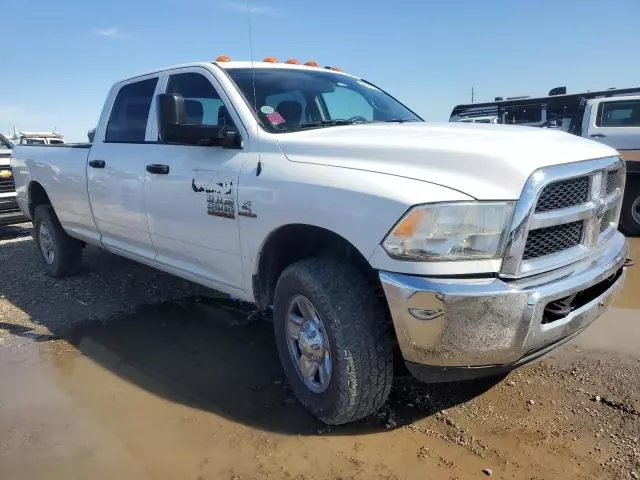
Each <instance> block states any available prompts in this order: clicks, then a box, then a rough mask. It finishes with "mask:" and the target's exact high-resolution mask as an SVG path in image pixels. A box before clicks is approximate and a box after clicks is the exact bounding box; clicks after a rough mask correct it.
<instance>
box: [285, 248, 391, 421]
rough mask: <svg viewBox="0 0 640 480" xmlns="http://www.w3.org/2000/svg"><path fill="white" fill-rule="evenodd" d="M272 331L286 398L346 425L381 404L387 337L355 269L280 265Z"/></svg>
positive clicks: (331, 262) (312, 263)
mask: <svg viewBox="0 0 640 480" xmlns="http://www.w3.org/2000/svg"><path fill="white" fill-rule="evenodd" d="M274 329H275V334H276V342H277V345H278V352H279V354H280V360H281V361H282V365H283V368H284V371H285V374H286V376H287V378H288V380H289V383H290V384H291V388H292V390H293V392H294V393H295V395H296V397H297V398H298V400H299V401H300V403H302V405H303V406H304V407H305V408H306V409H307V410H308V411H309V412H311V413H312V414H313V415H315V416H316V417H318V418H319V419H320V420H321V421H323V422H325V423H327V424H331V425H338V424H342V423H347V422H351V421H354V420H358V419H360V418H363V417H366V416H367V415H369V414H371V413H373V412H375V411H376V410H378V409H379V408H380V407H382V406H383V405H384V403H385V402H386V400H387V397H388V395H389V391H390V389H391V384H392V382H393V350H392V346H393V343H392V337H391V331H390V327H389V323H388V321H387V316H386V312H385V309H384V307H382V306H381V305H380V303H379V302H378V301H377V300H376V297H375V295H374V293H373V292H372V290H371V287H370V286H368V285H367V282H366V280H365V279H364V278H363V277H362V276H361V275H360V274H359V273H357V272H356V271H355V270H353V269H351V268H349V267H348V266H345V265H344V264H341V263H339V262H338V261H337V260H335V259H333V258H326V257H318V258H311V259H306V260H301V261H299V262H296V263H294V264H293V265H291V266H289V267H287V268H286V269H285V271H284V272H283V273H282V275H281V276H280V279H279V280H278V283H277V286H276V292H275V300H274Z"/></svg>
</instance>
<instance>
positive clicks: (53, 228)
mask: <svg viewBox="0 0 640 480" xmlns="http://www.w3.org/2000/svg"><path fill="white" fill-rule="evenodd" d="M43 225H45V226H46V227H47V228H48V229H49V232H50V235H51V239H52V246H53V251H54V257H53V262H51V263H49V262H47V261H46V259H45V254H44V253H43V251H42V247H41V242H40V233H41V229H42V228H43ZM33 236H34V240H35V242H36V246H37V248H38V252H39V253H40V258H41V259H42V263H43V265H44V269H45V271H46V273H47V275H49V276H51V277H56V278H60V277H65V276H68V275H72V274H74V273H76V272H77V271H78V270H79V268H80V263H81V259H82V249H83V243H82V242H80V241H79V240H76V239H75V238H72V237H70V236H69V235H68V234H67V233H66V232H65V231H64V229H63V228H62V225H60V221H59V220H58V217H57V216H56V213H55V211H54V210H53V207H52V206H51V205H40V206H38V207H36V209H35V212H34V215H33Z"/></svg>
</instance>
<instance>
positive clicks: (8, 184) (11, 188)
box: [0, 167, 16, 193]
mask: <svg viewBox="0 0 640 480" xmlns="http://www.w3.org/2000/svg"><path fill="white" fill-rule="evenodd" d="M5 172H9V174H10V173H11V169H10V168H7V167H0V193H7V192H15V190H16V185H15V183H14V182H13V176H9V177H8V178H7V177H6V176H5V175H6V173H5Z"/></svg>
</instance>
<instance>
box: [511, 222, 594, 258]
mask: <svg viewBox="0 0 640 480" xmlns="http://www.w3.org/2000/svg"><path fill="white" fill-rule="evenodd" d="M582 226H583V222H571V223H565V224H563V225H554V226H553V227H546V228H540V229H538V230H532V231H531V232H530V233H529V236H528V237H527V243H526V245H525V247H524V254H523V255H522V259H523V260H530V259H532V258H538V257H543V256H545V255H551V254H552V253H557V252H561V251H562V250H567V249H569V248H571V247H575V246H576V245H579V244H580V240H582Z"/></svg>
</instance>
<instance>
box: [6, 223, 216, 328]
mask: <svg viewBox="0 0 640 480" xmlns="http://www.w3.org/2000/svg"><path fill="white" fill-rule="evenodd" d="M38 261H39V258H38V253H37V250H36V246H35V243H34V242H33V240H32V238H31V224H21V225H18V226H12V227H2V226H0V265H2V278H1V279H0V281H1V283H0V285H1V288H0V319H1V321H5V319H7V318H9V317H10V319H11V322H10V323H11V324H12V325H15V326H16V328H17V327H24V328H25V329H29V331H31V332H32V334H35V335H37V334H53V335H60V336H64V335H65V333H66V332H67V331H69V330H70V329H73V328H75V327H76V326H77V325H78V324H79V323H84V322H87V321H93V320H101V321H105V320H108V319H110V318H113V317H115V316H117V315H122V314H126V313H131V312H134V311H136V310H137V309H139V308H140V307H141V306H142V305H154V304H156V303H159V302H170V301H172V300H178V299H184V298H189V297H197V296H200V295H203V296H216V293H215V292H213V291H211V290H209V289H205V288H203V287H200V286H198V285H196V284H194V283H191V282H187V281H183V280H181V279H179V278H177V277H174V276H172V275H168V274H165V273H163V272H160V271H158V270H155V269H152V268H148V267H146V266H144V265H140V264H138V263H135V262H132V261H129V260H126V259H124V258H122V257H119V256H116V255H111V254H109V253H108V252H105V251H104V250H101V249H98V248H94V247H87V248H86V249H85V251H84V253H83V271H82V273H81V274H80V275H77V276H74V277H69V278H64V279H54V278H51V277H48V276H46V275H45V274H44V273H43V270H42V269H41V268H39V264H38ZM61 305H64V308H60V306H61ZM14 330H15V328H14ZM0 332H1V330H0Z"/></svg>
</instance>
